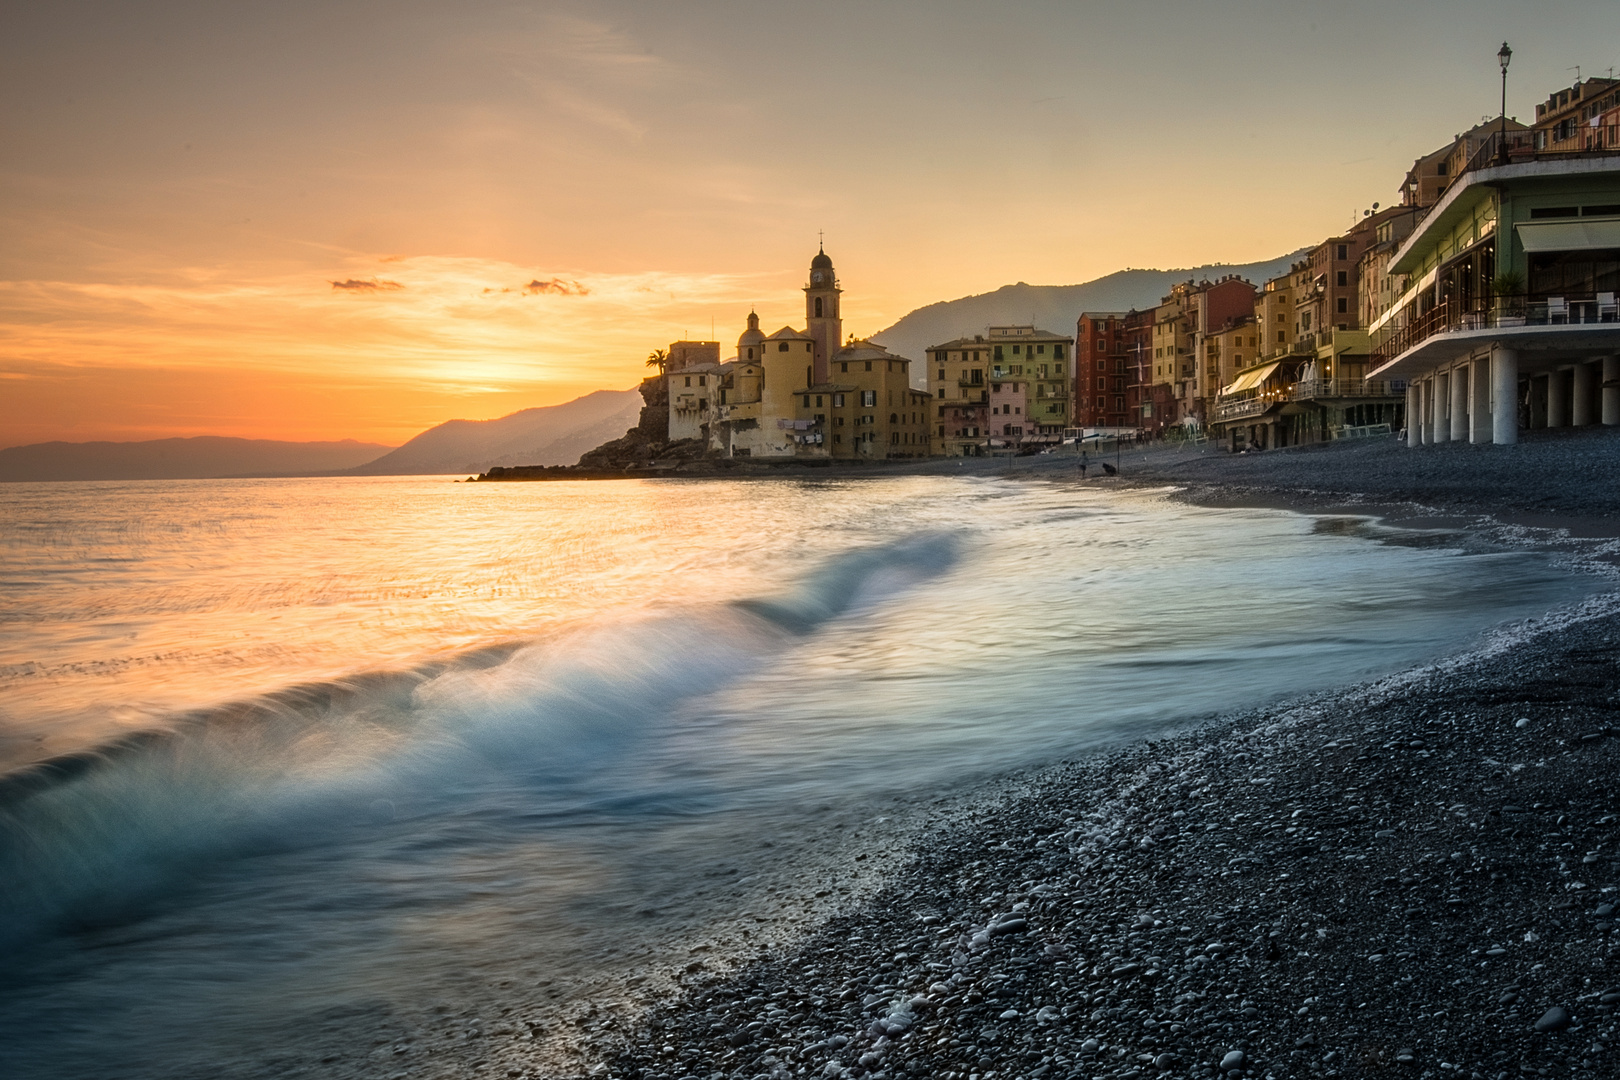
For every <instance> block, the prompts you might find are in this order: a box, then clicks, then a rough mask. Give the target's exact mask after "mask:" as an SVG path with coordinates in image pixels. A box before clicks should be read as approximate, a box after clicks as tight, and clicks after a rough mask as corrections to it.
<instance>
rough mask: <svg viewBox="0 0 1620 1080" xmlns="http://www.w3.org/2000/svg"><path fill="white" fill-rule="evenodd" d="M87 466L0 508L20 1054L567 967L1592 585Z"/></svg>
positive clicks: (989, 495) (801, 501) (1157, 542)
mask: <svg viewBox="0 0 1620 1080" xmlns="http://www.w3.org/2000/svg"><path fill="white" fill-rule="evenodd" d="M90 490H92V488H91V487H90V486H86V485H75V486H72V487H71V488H70V487H68V486H65V485H64V486H59V487H45V486H39V487H34V486H26V485H25V486H17V490H16V491H14V492H11V493H8V494H9V496H10V501H9V502H8V503H7V506H6V511H5V512H6V514H7V517H8V524H9V525H10V526H11V527H10V528H9V529H8V530H7V534H6V535H7V536H8V537H9V539H8V540H7V541H5V543H6V544H7V561H6V567H5V569H4V570H3V571H0V584H4V586H5V589H4V590H3V591H0V597H3V598H0V695H3V697H0V701H3V702H4V706H3V708H4V712H0V754H4V755H6V756H7V757H8V758H9V760H10V762H11V763H12V764H16V763H19V762H23V761H27V760H31V759H37V758H38V757H40V756H41V755H42V754H45V753H49V754H58V755H61V754H71V753H73V752H75V751H85V750H87V749H91V748H96V747H100V748H101V749H100V750H99V751H98V752H96V753H90V754H81V755H80V756H78V757H70V758H65V759H63V762H62V764H59V765H58V766H56V767H54V768H53V769H52V770H49V771H44V772H40V771H36V772H34V773H32V774H27V775H21V776H19V775H17V774H14V775H13V777H12V779H11V780H10V781H9V783H10V786H9V787H6V788H0V818H3V824H4V825H5V830H4V833H3V835H4V837H5V838H6V839H5V842H4V844H3V845H0V925H3V927H4V929H5V931H6V937H7V939H8V940H9V941H10V942H11V944H12V946H13V947H19V946H20V945H21V944H28V946H29V951H28V952H27V953H26V954H20V953H18V954H14V957H21V956H23V955H26V957H27V962H26V964H23V965H22V966H20V967H16V968H15V970H14V973H13V976H12V978H13V980H14V984H13V985H12V986H11V988H10V989H7V988H4V987H0V1028H3V1029H4V1030H6V1031H8V1032H10V1033H11V1034H10V1035H9V1036H8V1039H7V1041H8V1042H9V1043H10V1044H11V1046H12V1048H13V1050H12V1051H9V1052H11V1053H13V1054H14V1056H13V1058H11V1059H9V1060H10V1061H11V1062H12V1063H13V1064H15V1065H16V1066H17V1068H14V1069H13V1071H14V1072H15V1071H18V1070H20V1071H22V1072H28V1073H37V1074H38V1075H53V1074H54V1075H63V1074H66V1073H70V1072H72V1071H74V1069H75V1068H79V1067H80V1066H84V1065H85V1063H87V1062H92V1061H95V1060H98V1059H99V1058H100V1056H101V1055H102V1054H103V1052H104V1051H105V1049H106V1047H107V1046H108V1045H110V1044H111V1043H112V1042H116V1043H117V1045H118V1046H119V1048H120V1052H121V1054H122V1055H123V1059H124V1061H125V1062H126V1064H127V1069H126V1072H127V1073H128V1074H130V1075H154V1076H155V1075H164V1063H167V1062H169V1061H171V1060H172V1057H173V1054H174V1053H175V1052H176V1051H175V1047H176V1046H178V1045H180V1044H186V1045H191V1046H192V1047H193V1049H192V1050H191V1051H189V1053H192V1054H194V1055H196V1054H200V1055H202V1057H201V1058H199V1059H198V1060H199V1061H203V1062H204V1063H205V1064H206V1067H207V1068H208V1069H212V1070H214V1071H215V1072H217V1073H219V1074H222V1075H233V1074H235V1073H237V1072H245V1071H251V1070H246V1067H245V1066H240V1062H238V1063H237V1064H234V1065H233V1064H231V1062H232V1061H235V1060H236V1059H235V1058H233V1057H232V1055H233V1054H237V1053H242V1054H249V1055H251V1053H253V1052H255V1051H253V1049H252V1048H254V1047H258V1048H260V1049H264V1048H270V1047H276V1046H279V1045H281V1044H283V1043H286V1042H288V1041H290V1040H293V1039H294V1035H293V1032H294V1030H295V1029H296V1028H297V1027H298V1025H299V1024H300V1023H301V1022H302V1021H301V1020H300V1017H302V1016H304V1015H305V1013H306V1012H307V1010H309V1009H316V1008H328V1007H330V1008H333V1009H339V1010H349V1011H350V1012H349V1014H348V1015H352V1016H353V1017H354V1019H353V1020H352V1024H353V1025H355V1026H356V1030H355V1031H354V1032H348V1031H347V1029H344V1031H345V1033H346V1035H352V1037H354V1038H366V1039H369V1038H370V1035H369V1033H368V1032H367V1031H366V1030H365V1029H366V1025H368V1024H376V1023H380V1022H381V1020H380V1019H379V1015H380V1014H377V1012H376V1010H378V1009H381V1010H382V1011H383V1012H385V1013H386V1012H387V1011H388V1010H393V1009H414V1008H422V1009H425V1008H427V1007H428V1005H429V1004H430V1003H431V1002H433V1001H438V1000H444V999H449V1000H456V999H460V998H463V997H468V996H470V995H476V994H482V995H484V996H485V997H487V996H488V995H490V994H495V995H496V996H499V995H500V994H503V993H506V990H505V989H502V988H505V987H508V986H525V987H532V986H534V985H536V984H537V982H538V981H540V980H543V979H548V978H560V977H563V976H566V975H567V974H568V973H569V972H581V971H588V970H596V969H602V968H604V967H605V966H611V964H610V961H609V960H608V959H607V957H609V956H620V957H623V956H626V955H629V954H631V953H633V952H635V950H636V949H637V948H645V947H647V943H648V942H650V941H652V940H653V939H652V938H651V937H647V936H646V935H647V934H649V933H651V931H650V930H648V929H644V928H645V927H650V926H651V925H652V924H651V923H647V922H646V921H645V919H644V917H643V913H644V912H646V911H664V912H667V911H670V910H674V909H676V908H679V909H680V910H681V911H683V912H685V915H684V916H683V917H689V918H690V919H691V920H693V921H694V924H696V925H701V924H703V923H704V922H706V921H707V920H709V919H711V918H717V917H719V916H720V914H721V913H722V912H723V911H724V910H725V909H726V908H728V907H729V904H730V901H731V899H732V897H731V895H730V893H729V892H728V891H727V890H728V888H729V886H728V884H727V882H728V880H732V879H727V878H726V877H724V876H723V875H724V874H731V875H737V876H745V875H746V873H748V872H750V871H749V870H748V867H750V866H753V865H755V864H756V863H757V864H758V865H760V866H765V865H771V864H779V863H781V862H782V861H783V860H784V859H785V858H786V856H785V855H784V854H783V852H784V851H786V850H788V849H789V848H790V847H791V846H792V845H793V843H795V842H800V843H801V844H802V843H804V842H806V838H808V837H811V836H813V835H814V829H815V828H816V827H818V825H817V823H818V822H823V821H825V820H830V815H835V814H846V815H854V816H856V817H859V815H860V813H861V811H860V807H861V805H862V801H863V800H865V799H868V798H883V797H888V796H891V795H896V796H907V795H909V794H919V793H920V794H932V793H937V792H940V791H949V790H954V789H959V788H960V787H962V786H963V785H966V784H968V783H970V782H972V781H973V780H974V779H975V778H978V777H983V776H986V775H990V774H995V773H1001V772H1005V771H1007V770H1011V769H1017V768H1022V767H1026V766H1030V765H1039V764H1041V763H1044V762H1048V761H1052V760H1056V759H1060V758H1063V757H1066V756H1073V755H1075V754H1077V753H1082V752H1085V751H1086V750H1088V749H1091V748H1095V747H1098V746H1103V745H1107V744H1109V743H1111V742H1117V741H1119V740H1121V739H1125V738H1132V737H1139V736H1142V735H1145V734H1150V733H1153V732H1157V731H1161V730H1165V729H1168V728H1173V727H1175V726H1177V725H1179V724H1184V723H1186V722H1188V721H1189V720H1192V719H1196V718H1197V717H1199V716H1204V715H1208V714H1210V713H1213V712H1217V711H1223V710H1228V709H1233V708H1238V707H1241V706H1244V705H1248V704H1253V703H1256V702H1259V701H1262V700H1265V699H1268V698H1273V697H1276V696H1279V695H1283V694H1287V693H1292V692H1298V691H1302V690H1309V689H1317V688H1321V687H1324V686H1330V685H1333V684H1336V683H1342V682H1345V681H1348V680H1352V679H1355V678H1358V677H1361V676H1364V675H1367V674H1369V673H1376V672H1381V671H1388V670H1392V669H1395V668H1398V667H1401V666H1405V665H1408V664H1411V663H1414V662H1417V661H1420V660H1422V659H1425V658H1427V657H1429V656H1432V655H1434V654H1436V653H1437V652H1440V651H1443V650H1446V649H1448V648H1452V647H1454V646H1456V645H1458V644H1460V643H1462V642H1464V641H1466V640H1467V639H1469V638H1470V637H1472V636H1473V635H1476V634H1477V633H1478V632H1479V631H1480V630H1481V629H1483V628H1484V627H1486V626H1488V625H1490V624H1492V623H1493V622H1496V621H1499V620H1501V619H1505V618H1510V617H1514V616H1516V615H1522V614H1525V613H1530V612H1539V611H1541V610H1544V609H1545V608H1546V606H1548V605H1549V604H1551V603H1556V602H1558V601H1560V600H1563V599H1567V598H1572V597H1574V596H1577V595H1579V594H1580V593H1582V592H1583V591H1585V590H1587V589H1588V588H1589V587H1590V586H1589V585H1588V584H1587V583H1585V582H1582V581H1578V580H1575V579H1572V578H1569V577H1566V576H1562V575H1560V574H1557V573H1555V572H1553V571H1552V570H1550V569H1549V568H1548V567H1547V565H1546V564H1545V562H1544V561H1542V560H1541V559H1539V558H1538V557H1535V556H1529V555H1524V554H1518V553H1515V554H1486V555H1479V554H1475V555H1466V556H1465V555H1461V554H1458V553H1457V552H1455V551H1453V550H1449V549H1446V548H1444V547H1440V546H1405V545H1391V544H1386V543H1380V542H1377V541H1376V540H1374V539H1371V538H1370V537H1371V536H1373V535H1376V531H1375V530H1370V529H1362V528H1344V527H1335V528H1331V529H1324V528H1319V527H1318V526H1317V523H1315V522H1314V521H1313V520H1312V519H1310V518H1306V517H1301V516H1298V515H1293V514H1287V513H1281V512H1267V511H1248V510H1198V509H1192V508H1189V507H1185V506H1182V505H1179V504H1176V503H1172V502H1168V501H1165V500H1163V499H1162V498H1159V497H1155V496H1151V495H1126V494H1117V493H1116V494H1112V495H1103V494H1097V493H1094V492H1090V491H1082V490H1076V489H1074V488H1070V487H1066V486H1064V485H1062V484H1018V483H1010V482H1004V481H998V480H960V479H936V478H897V479H889V480H877V481H831V480H818V481H789V482H753V483H644V482H625V483H615V484H590V485H586V484H526V485H525V484H516V485H477V486H471V487H469V486H459V487H458V486H453V485H450V484H447V483H444V482H440V481H424V480H415V479H407V480H392V479H390V480H365V481H347V480H345V481H275V482H241V483H224V484H209V485H179V484H144V485H101V486H97V487H95V489H94V490H95V492H96V496H97V497H96V498H94V499H88V498H81V497H78V496H81V495H83V494H84V493H85V492H86V491H90ZM177 507H178V508H179V509H178V510H177V509H176V508H177ZM1486 586H1489V587H1488V588H1487V587H1486ZM131 730H138V731H144V732H148V734H147V735H145V736H143V737H142V738H141V739H139V740H133V741H132V740H124V741H122V742H115V741H113V740H116V739H117V737H119V736H120V735H123V734H126V733H128V732H130V731H131ZM764 844H776V845H778V846H777V847H774V848H770V849H769V850H768V851H766V852H765V853H763V854H761V853H759V851H756V849H758V848H759V846H760V845H764ZM760 850H761V851H763V850H764V849H760ZM750 860H754V862H750ZM761 860H763V861H761ZM707 878H713V879H714V882H715V883H714V884H712V885H710V884H704V881H705V880H706V879H707ZM75 926H77V927H81V928H82V927H85V926H89V927H91V928H92V929H91V931H90V933H89V936H87V937H84V938H83V939H80V938H76V937H73V936H68V935H64V934H63V933H62V932H61V931H63V930H64V929H65V928H69V927H75ZM638 942H639V943H640V944H639V945H638ZM135 987H141V988H145V989H143V990H142V991H140V992H136V991H135V990H134V989H133V988H135ZM492 987H494V988H496V989H491V988H492ZM154 991H155V992H154ZM513 993H516V991H513ZM249 1014H251V1016H250V1018H244V1017H248V1016H249ZM154 1015H156V1016H160V1017H161V1018H162V1022H161V1023H153V1022H151V1021H152V1018H153V1016H154ZM204 1032H210V1033H211V1034H208V1035H207V1037H206V1038H205V1037H204V1034H203V1033H204ZM226 1043H234V1044H236V1046H237V1049H235V1050H231V1051H229V1052H227V1051H226V1050H225V1049H223V1047H224V1045H225V1044H226ZM205 1044H206V1046H208V1047H212V1049H197V1047H202V1046H204V1045H205ZM7 1054H8V1050H7V1047H6V1045H5V1043H4V1042H0V1065H5V1064H7V1063H8V1057H7ZM210 1055H214V1056H210Z"/></svg>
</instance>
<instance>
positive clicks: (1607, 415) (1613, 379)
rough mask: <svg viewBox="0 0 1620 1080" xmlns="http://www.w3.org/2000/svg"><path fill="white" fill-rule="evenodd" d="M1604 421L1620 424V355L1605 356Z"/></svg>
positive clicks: (1612, 425)
mask: <svg viewBox="0 0 1620 1080" xmlns="http://www.w3.org/2000/svg"><path fill="white" fill-rule="evenodd" d="M1603 422H1604V423H1605V424H1607V425H1609V426H1610V427H1614V426H1615V425H1617V424H1620V356H1605V357H1604V358H1603Z"/></svg>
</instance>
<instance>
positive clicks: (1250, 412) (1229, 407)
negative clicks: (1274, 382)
mask: <svg viewBox="0 0 1620 1080" xmlns="http://www.w3.org/2000/svg"><path fill="white" fill-rule="evenodd" d="M1277 401H1278V399H1277V398H1272V397H1252V398H1239V399H1238V400H1236V401H1220V402H1216V404H1215V419H1216V421H1217V422H1219V421H1222V420H1246V419H1248V418H1249V417H1251V416H1259V415H1260V414H1261V413H1263V412H1265V411H1266V410H1267V409H1269V408H1271V407H1272V406H1273V405H1275V404H1277Z"/></svg>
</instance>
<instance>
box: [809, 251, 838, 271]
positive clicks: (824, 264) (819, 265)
mask: <svg viewBox="0 0 1620 1080" xmlns="http://www.w3.org/2000/svg"><path fill="white" fill-rule="evenodd" d="M832 268H833V264H832V260H831V259H829V258H827V252H826V251H825V250H822V251H819V252H817V253H816V257H815V258H813V259H811V260H810V269H812V270H831V269H832Z"/></svg>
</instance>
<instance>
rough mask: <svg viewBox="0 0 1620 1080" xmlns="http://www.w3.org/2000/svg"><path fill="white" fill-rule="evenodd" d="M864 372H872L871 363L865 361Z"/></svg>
mask: <svg viewBox="0 0 1620 1080" xmlns="http://www.w3.org/2000/svg"><path fill="white" fill-rule="evenodd" d="M866 370H867V371H871V370H872V361H870V360H868V361H867V362H866Z"/></svg>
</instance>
